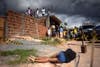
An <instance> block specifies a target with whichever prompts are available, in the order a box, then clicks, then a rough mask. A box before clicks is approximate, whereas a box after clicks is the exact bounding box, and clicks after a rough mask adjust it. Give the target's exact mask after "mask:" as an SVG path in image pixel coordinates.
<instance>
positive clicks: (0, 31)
mask: <svg viewBox="0 0 100 67" xmlns="http://www.w3.org/2000/svg"><path fill="white" fill-rule="evenodd" d="M4 22H5V21H4V18H3V17H0V43H1V42H2V41H3V40H4Z"/></svg>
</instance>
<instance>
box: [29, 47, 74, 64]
mask: <svg viewBox="0 0 100 67" xmlns="http://www.w3.org/2000/svg"><path fill="white" fill-rule="evenodd" d="M75 57H76V52H75V51H73V50H72V49H67V50H65V51H61V52H59V53H58V54H56V55H54V56H52V57H34V56H29V57H28V60H30V61H32V62H39V63H46V62H51V63H68V62H70V61H72V60H73V59H75Z"/></svg>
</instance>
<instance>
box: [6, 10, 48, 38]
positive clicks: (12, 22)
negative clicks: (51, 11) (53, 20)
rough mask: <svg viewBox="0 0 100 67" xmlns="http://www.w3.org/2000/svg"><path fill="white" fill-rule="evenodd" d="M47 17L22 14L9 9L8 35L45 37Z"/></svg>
mask: <svg viewBox="0 0 100 67" xmlns="http://www.w3.org/2000/svg"><path fill="white" fill-rule="evenodd" d="M45 21H46V17H42V18H33V17H30V16H27V15H22V14H19V13H16V12H13V11H8V15H7V20H6V22H7V35H8V37H12V36H15V35H29V36H32V37H34V38H37V37H39V38H40V37H45V36H46V31H47V29H46V27H45Z"/></svg>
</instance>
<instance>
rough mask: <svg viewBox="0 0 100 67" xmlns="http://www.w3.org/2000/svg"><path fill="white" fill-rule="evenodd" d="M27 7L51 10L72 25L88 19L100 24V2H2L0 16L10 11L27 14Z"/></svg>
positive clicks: (77, 0)
mask: <svg viewBox="0 0 100 67" xmlns="http://www.w3.org/2000/svg"><path fill="white" fill-rule="evenodd" d="M27 7H31V8H32V9H36V8H42V7H45V8H49V9H50V11H52V12H54V13H55V14H56V15H57V16H58V17H59V18H60V19H61V20H62V21H63V22H70V23H69V24H71V25H72V24H74V23H76V22H77V24H79V23H81V22H84V21H86V20H87V18H88V19H90V20H92V21H96V22H98V23H99V19H98V18H100V0H0V15H2V14H4V13H5V11H7V10H9V9H11V10H14V11H18V12H25V10H26V9H27ZM97 20H98V21H97ZM74 25H76V24H74Z"/></svg>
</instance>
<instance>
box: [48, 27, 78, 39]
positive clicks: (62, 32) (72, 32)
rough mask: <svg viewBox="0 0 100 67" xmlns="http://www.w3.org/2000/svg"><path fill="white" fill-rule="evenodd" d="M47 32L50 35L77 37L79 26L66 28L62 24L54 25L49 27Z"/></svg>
mask: <svg viewBox="0 0 100 67" xmlns="http://www.w3.org/2000/svg"><path fill="white" fill-rule="evenodd" d="M47 34H48V37H60V38H68V39H73V38H74V39H76V37H77V36H78V28H77V27H74V28H73V29H64V28H63V27H62V26H58V25H52V26H50V27H49V28H48V31H47Z"/></svg>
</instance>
